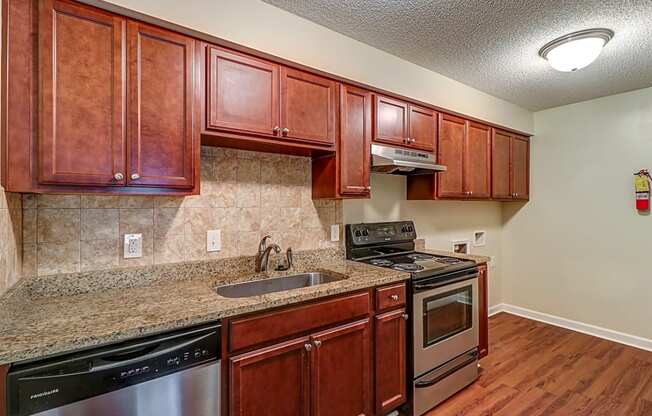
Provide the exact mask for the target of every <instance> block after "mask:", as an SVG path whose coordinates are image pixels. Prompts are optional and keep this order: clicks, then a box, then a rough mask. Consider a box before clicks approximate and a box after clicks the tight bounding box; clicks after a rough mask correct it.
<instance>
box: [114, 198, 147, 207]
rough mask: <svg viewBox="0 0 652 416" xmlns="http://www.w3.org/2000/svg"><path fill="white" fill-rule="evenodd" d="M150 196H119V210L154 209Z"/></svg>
mask: <svg viewBox="0 0 652 416" xmlns="http://www.w3.org/2000/svg"><path fill="white" fill-rule="evenodd" d="M154 199H155V197H152V196H121V197H120V208H154Z"/></svg>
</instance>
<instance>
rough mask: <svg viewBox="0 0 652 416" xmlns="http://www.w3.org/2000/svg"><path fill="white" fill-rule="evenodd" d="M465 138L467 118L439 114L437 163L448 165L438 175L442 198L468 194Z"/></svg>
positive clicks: (439, 193)
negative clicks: (466, 186) (465, 170)
mask: <svg viewBox="0 0 652 416" xmlns="http://www.w3.org/2000/svg"><path fill="white" fill-rule="evenodd" d="M465 140H466V120H464V119H463V118H460V117H455V116H451V115H448V114H441V115H440V116H439V143H438V146H437V148H438V153H437V163H439V164H442V165H444V166H446V171H444V172H441V173H439V174H438V176H437V179H438V181H437V185H438V187H437V191H438V192H437V195H438V196H439V197H441V198H446V197H453V198H461V197H465V196H466V193H465V190H464V142H465Z"/></svg>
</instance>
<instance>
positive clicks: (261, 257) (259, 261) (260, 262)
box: [256, 235, 281, 273]
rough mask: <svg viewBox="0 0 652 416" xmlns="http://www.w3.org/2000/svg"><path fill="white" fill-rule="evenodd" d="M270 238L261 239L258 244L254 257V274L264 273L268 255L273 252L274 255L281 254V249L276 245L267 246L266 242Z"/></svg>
mask: <svg viewBox="0 0 652 416" xmlns="http://www.w3.org/2000/svg"><path fill="white" fill-rule="evenodd" d="M270 238H272V237H271V236H269V235H266V236H265V237H263V239H262V240H260V244H258V254H257V255H256V273H260V272H266V271H267V263H269V253H270V252H271V251H272V250H274V253H276V254H278V253H280V252H281V247H279V246H278V244H274V243H272V244H270V245H267V240H268V239H270Z"/></svg>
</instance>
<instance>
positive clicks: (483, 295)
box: [478, 264, 489, 358]
mask: <svg viewBox="0 0 652 416" xmlns="http://www.w3.org/2000/svg"><path fill="white" fill-rule="evenodd" d="M479 270H480V276H479V278H478V286H479V287H478V292H479V293H480V302H478V303H479V305H480V320H479V322H480V328H479V330H480V342H479V348H478V349H479V350H480V358H484V357H486V356H487V355H489V299H488V294H487V288H488V282H487V265H486V264H483V265H480V267H479Z"/></svg>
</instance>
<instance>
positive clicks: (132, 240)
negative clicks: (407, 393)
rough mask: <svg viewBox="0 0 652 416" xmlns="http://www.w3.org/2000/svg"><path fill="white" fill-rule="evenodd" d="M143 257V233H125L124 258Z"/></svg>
mask: <svg viewBox="0 0 652 416" xmlns="http://www.w3.org/2000/svg"><path fill="white" fill-rule="evenodd" d="M140 257H143V235H142V234H125V241H124V258H125V259H137V258H140Z"/></svg>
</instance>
